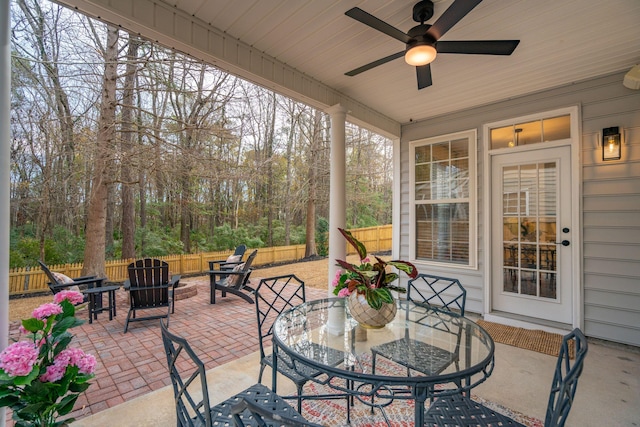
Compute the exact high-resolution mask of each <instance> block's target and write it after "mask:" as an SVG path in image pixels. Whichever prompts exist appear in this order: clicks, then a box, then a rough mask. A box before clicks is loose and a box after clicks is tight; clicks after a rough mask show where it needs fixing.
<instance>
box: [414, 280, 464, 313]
mask: <svg viewBox="0 0 640 427" xmlns="http://www.w3.org/2000/svg"><path fill="white" fill-rule="evenodd" d="M407 299H408V300H410V301H413V302H415V303H418V304H426V305H429V306H431V307H435V308H437V309H439V310H445V311H458V312H459V313H460V315H461V316H464V306H465V303H466V299H467V291H466V290H465V288H463V287H462V285H461V284H460V281H459V280H458V279H451V278H448V277H441V276H433V275H430V274H423V273H421V274H418V276H417V277H416V278H415V279H411V280H409V285H408V286H407Z"/></svg>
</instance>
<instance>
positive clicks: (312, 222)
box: [304, 110, 322, 258]
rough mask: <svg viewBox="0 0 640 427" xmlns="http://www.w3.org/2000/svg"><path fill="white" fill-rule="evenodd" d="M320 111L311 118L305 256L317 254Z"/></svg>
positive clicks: (320, 136)
mask: <svg viewBox="0 0 640 427" xmlns="http://www.w3.org/2000/svg"><path fill="white" fill-rule="evenodd" d="M321 120H322V113H321V112H320V110H316V113H315V116H314V120H313V137H312V138H311V146H310V147H309V154H310V155H309V178H308V179H309V195H308V196H307V234H306V240H307V245H306V247H305V250H304V256H305V258H308V257H311V256H316V255H318V249H317V248H316V198H317V190H318V174H317V165H318V159H319V156H318V148H319V147H320V141H321V138H322V131H321V129H320V125H321Z"/></svg>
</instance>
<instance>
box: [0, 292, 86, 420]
mask: <svg viewBox="0 0 640 427" xmlns="http://www.w3.org/2000/svg"><path fill="white" fill-rule="evenodd" d="M53 301H54V302H53V303H46V304H42V305H41V306H40V307H38V308H36V309H35V310H33V313H32V314H31V316H32V317H31V318H30V319H26V320H23V321H22V326H21V327H20V331H21V333H22V334H24V335H26V337H27V338H28V340H25V341H18V342H15V343H13V344H11V345H10V346H8V347H7V348H5V349H4V350H3V351H2V352H1V353H0V407H4V406H7V407H10V408H11V409H12V410H13V419H14V420H16V427H28V426H34V427H35V426H38V427H52V426H60V425H62V424H64V423H69V422H71V421H73V419H67V420H64V421H56V420H57V418H58V417H61V416H63V415H66V414H68V413H69V412H71V410H72V409H73V405H74V404H75V402H76V400H77V399H78V396H79V395H80V393H82V392H84V391H85V390H86V389H87V388H88V387H89V385H90V384H89V382H88V381H89V380H90V379H91V378H93V376H94V375H93V372H94V370H95V366H96V359H95V357H94V356H92V355H90V354H86V353H85V352H84V351H82V350H81V349H79V348H67V347H68V345H69V344H70V343H71V340H72V339H73V336H72V335H71V334H70V333H69V332H68V329H70V328H73V327H75V326H78V325H81V324H83V323H84V321H83V320H79V319H77V318H76V317H75V311H76V306H77V305H78V304H81V303H82V302H83V296H82V294H81V293H79V292H76V291H61V292H58V293H57V294H55V295H54V297H53Z"/></svg>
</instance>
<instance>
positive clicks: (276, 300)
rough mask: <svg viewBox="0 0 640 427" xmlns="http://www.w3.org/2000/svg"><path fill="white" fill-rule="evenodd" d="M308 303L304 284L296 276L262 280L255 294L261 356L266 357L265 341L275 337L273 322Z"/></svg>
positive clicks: (288, 275) (289, 275) (290, 275)
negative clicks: (293, 308) (294, 308)
mask: <svg viewBox="0 0 640 427" xmlns="http://www.w3.org/2000/svg"><path fill="white" fill-rule="evenodd" d="M305 301H306V296H305V290H304V282H303V281H302V280H300V279H299V278H298V277H297V276H296V275H295V274H287V275H283V276H276V277H267V278H263V279H261V280H260V283H259V284H258V287H257V288H256V292H255V305H256V316H257V319H258V338H259V344H260V355H261V357H264V356H265V353H264V340H265V338H268V337H271V336H272V335H273V322H274V321H275V320H276V317H278V315H279V314H280V313H282V312H283V311H284V310H287V309H289V308H292V307H295V306H297V305H299V304H302V303H303V302H305Z"/></svg>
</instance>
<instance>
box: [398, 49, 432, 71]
mask: <svg viewBox="0 0 640 427" xmlns="http://www.w3.org/2000/svg"><path fill="white" fill-rule="evenodd" d="M436 53H437V52H436V48H435V47H433V46H430V45H428V44H423V45H417V46H414V47H412V48H411V49H409V50H408V51H407V52H406V53H405V54H404V60H405V61H406V62H407V64H409V65H415V66H416V67H419V66H421V65H427V64H430V63H431V62H432V61H433V60H434V59H436Z"/></svg>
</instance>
